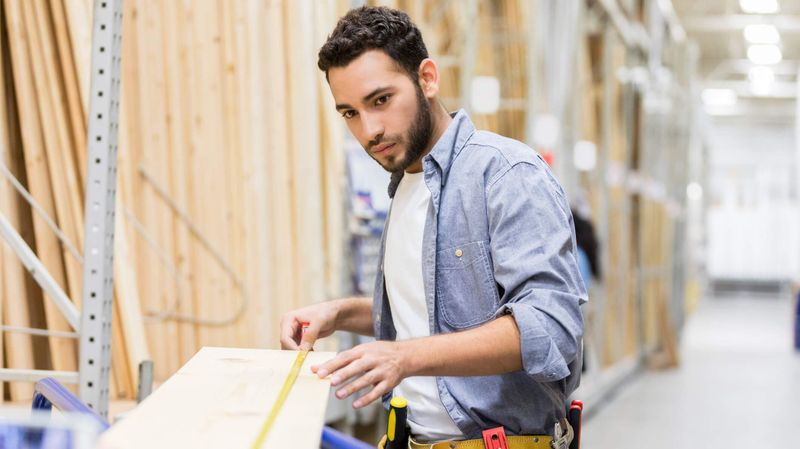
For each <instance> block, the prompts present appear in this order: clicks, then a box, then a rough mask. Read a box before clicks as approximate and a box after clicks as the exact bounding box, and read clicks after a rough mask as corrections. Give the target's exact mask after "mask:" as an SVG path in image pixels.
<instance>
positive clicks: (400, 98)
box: [328, 50, 433, 172]
mask: <svg viewBox="0 0 800 449" xmlns="http://www.w3.org/2000/svg"><path fill="white" fill-rule="evenodd" d="M328 82H329V84H330V87H331V92H332V93H333V98H334V99H335V100H336V110H337V111H339V113H341V114H342V116H343V117H344V119H345V121H346V123H347V126H348V128H350V132H351V133H353V136H354V137H355V138H356V139H358V142H359V143H360V144H361V146H363V147H364V149H365V150H367V153H368V154H369V155H370V156H371V157H372V158H373V159H375V161H377V162H378V163H379V164H380V165H381V166H382V167H383V168H384V169H386V170H387V171H390V172H396V171H400V170H405V169H407V168H408V167H409V166H410V165H412V164H413V163H414V162H416V161H417V160H418V159H419V158H420V157H421V156H422V154H423V153H424V152H425V150H426V148H427V146H428V143H429V141H430V139H431V134H432V132H433V128H432V127H433V123H432V119H431V108H430V104H428V100H427V99H426V98H425V96H424V95H423V93H422V89H421V88H420V87H419V85H418V84H416V83H414V82H413V81H412V80H411V78H410V77H409V76H408V74H407V73H405V72H403V70H402V69H401V68H400V67H399V66H398V65H397V64H396V63H395V62H394V60H393V59H392V58H391V57H389V56H388V55H387V54H386V53H384V52H382V51H378V50H370V51H367V52H365V53H364V54H362V55H361V56H359V57H358V58H356V59H355V60H353V61H352V62H351V63H350V64H348V65H347V66H345V67H335V68H332V69H330V70H329V71H328Z"/></svg>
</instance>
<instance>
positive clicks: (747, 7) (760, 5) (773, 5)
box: [739, 0, 781, 14]
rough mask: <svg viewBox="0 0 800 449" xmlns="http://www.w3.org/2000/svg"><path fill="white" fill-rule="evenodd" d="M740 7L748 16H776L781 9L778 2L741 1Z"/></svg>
mask: <svg viewBox="0 0 800 449" xmlns="http://www.w3.org/2000/svg"><path fill="white" fill-rule="evenodd" d="M739 6H741V7H742V11H744V12H746V13H748V14H774V13H776V12H778V11H780V9H781V8H780V5H778V0H739Z"/></svg>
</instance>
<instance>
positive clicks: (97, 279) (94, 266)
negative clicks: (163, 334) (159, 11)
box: [78, 0, 122, 417]
mask: <svg viewBox="0 0 800 449" xmlns="http://www.w3.org/2000/svg"><path fill="white" fill-rule="evenodd" d="M121 54H122V0H95V2H94V22H93V26H92V72H91V88H90V90H89V96H90V97H89V126H88V139H87V141H88V142H89V144H88V156H89V157H88V161H89V167H88V169H87V173H88V177H87V182H86V215H85V221H84V227H85V231H84V232H85V233H84V235H85V236H86V238H85V242H84V265H83V302H82V304H83V310H82V311H81V331H80V334H81V340H80V360H79V365H78V366H79V370H80V378H79V381H80V389H79V390H80V398H81V400H82V401H83V402H84V403H86V404H87V405H88V406H89V407H91V408H93V409H94V410H95V411H96V412H98V413H99V414H100V415H101V416H104V417H105V416H107V414H108V377H109V371H110V369H111V310H112V298H113V282H112V281H113V275H114V264H113V261H114V214H115V205H116V192H117V135H118V131H119V98H120V88H119V87H120V74H121V64H120V62H121V60H122V57H121Z"/></svg>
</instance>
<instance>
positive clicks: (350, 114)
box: [342, 109, 356, 119]
mask: <svg viewBox="0 0 800 449" xmlns="http://www.w3.org/2000/svg"><path fill="white" fill-rule="evenodd" d="M355 116H356V111H354V110H352V109H348V110H346V111H344V112H342V117H344V118H345V119H351V118H353V117H355Z"/></svg>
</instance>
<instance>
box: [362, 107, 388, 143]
mask: <svg viewBox="0 0 800 449" xmlns="http://www.w3.org/2000/svg"><path fill="white" fill-rule="evenodd" d="M361 129H362V131H363V132H364V136H365V137H366V138H367V139H368V140H369V144H370V145H373V144H376V143H378V142H380V140H381V138H382V137H383V132H384V128H383V122H382V121H381V120H380V118H379V117H377V116H376V115H375V114H362V115H361Z"/></svg>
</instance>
